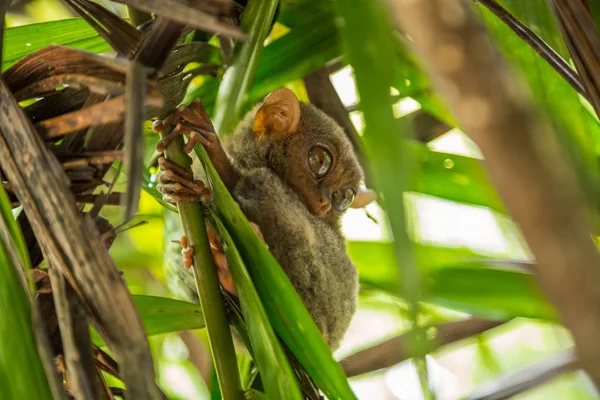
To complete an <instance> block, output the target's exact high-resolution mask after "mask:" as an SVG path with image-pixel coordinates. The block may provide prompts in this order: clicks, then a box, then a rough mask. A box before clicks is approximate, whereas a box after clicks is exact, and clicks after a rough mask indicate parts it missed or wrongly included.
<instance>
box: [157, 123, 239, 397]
mask: <svg viewBox="0 0 600 400" xmlns="http://www.w3.org/2000/svg"><path fill="white" fill-rule="evenodd" d="M171 130H172V127H170V128H167V129H165V131H164V132H163V133H162V134H161V136H162V137H164V136H165V135H167V134H169V132H170V131H171ZM165 154H166V156H167V158H168V159H169V160H171V161H173V162H175V163H177V164H179V165H180V166H182V167H184V168H189V167H190V161H191V160H190V158H189V157H188V156H187V155H186V154H185V153H184V152H183V138H182V137H181V136H178V137H177V138H175V140H173V142H172V143H171V144H170V145H169V147H168V148H167V151H166V152H165ZM177 209H178V211H179V217H180V218H181V223H182V225H183V231H184V232H185V235H186V238H187V241H188V246H190V247H192V248H193V249H194V256H193V265H192V269H193V271H194V278H195V280H196V287H197V289H198V295H199V297H200V305H201V306H202V310H203V313H204V320H205V323H206V329H207V331H208V340H209V343H210V348H211V353H212V357H213V361H214V363H215V369H216V371H217V377H218V379H219V386H220V388H221V393H222V394H223V398H224V399H227V400H229V399H242V398H243V392H242V385H241V382H240V374H239V371H238V365H237V358H236V355H235V350H234V348H233V340H232V338H231V330H230V329H229V321H228V319H227V314H226V313H225V307H224V305H223V298H222V297H221V289H220V287H219V280H218V278H217V271H216V269H215V265H214V263H213V258H212V254H211V252H210V245H209V243H208V235H207V233H206V226H205V223H204V214H203V212H202V206H201V205H200V203H179V204H177ZM182 268H183V266H182Z"/></svg>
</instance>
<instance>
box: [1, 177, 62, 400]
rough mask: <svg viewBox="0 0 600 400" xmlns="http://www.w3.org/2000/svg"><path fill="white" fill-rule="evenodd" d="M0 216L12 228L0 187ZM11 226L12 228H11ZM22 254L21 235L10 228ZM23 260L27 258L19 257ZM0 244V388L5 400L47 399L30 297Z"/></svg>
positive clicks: (4, 197) (46, 383) (46, 382)
mask: <svg viewBox="0 0 600 400" xmlns="http://www.w3.org/2000/svg"><path fill="white" fill-rule="evenodd" d="M0 210H1V217H2V218H3V219H4V220H5V222H6V223H7V224H8V225H9V227H10V226H11V224H14V220H13V217H12V213H11V208H10V202H9V200H8V197H7V196H6V193H5V192H4V189H3V188H2V187H1V186H0ZM13 227H14V226H13ZM11 234H12V235H13V240H14V241H15V242H16V243H17V248H18V249H19V252H21V253H22V248H21V245H22V240H23V239H22V237H20V236H21V235H20V232H18V231H14V230H13V229H11ZM21 256H22V257H25V258H24V259H28V257H27V256H26V255H23V254H21ZM16 268H18V267H17V266H16V265H13V263H12V262H11V259H10V257H9V256H8V254H7V251H6V249H5V248H4V245H3V243H2V242H1V241H0V276H1V277H2V279H0V349H2V350H1V351H0V387H1V388H2V395H3V398H6V399H48V400H50V399H51V398H52V393H51V392H50V388H49V386H48V380H47V378H46V373H45V372H44V369H43V366H42V361H41V360H40V356H39V354H38V350H37V346H36V340H35V334H34V331H33V326H32V316H31V304H30V302H29V296H28V295H27V293H26V292H25V289H24V288H23V286H22V282H21V279H19V275H18V273H17V269H16Z"/></svg>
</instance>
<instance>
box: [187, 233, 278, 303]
mask: <svg viewBox="0 0 600 400" xmlns="http://www.w3.org/2000/svg"><path fill="white" fill-rule="evenodd" d="M250 225H251V226H252V229H254V232H256V234H257V235H258V237H259V238H260V239H261V240H262V241H263V242H264V241H265V239H264V237H263V235H262V232H261V231H260V228H259V227H258V225H256V224H255V223H254V222H250ZM207 233H208V241H209V243H210V251H211V253H212V256H213V260H214V262H215V268H216V269H217V276H218V278H219V283H220V284H221V286H223V289H225V290H226V291H227V292H229V293H231V294H232V295H234V296H237V291H236V290H235V286H234V284H233V278H232V277H231V271H230V270H229V264H228V263H227V258H226V257H225V253H224V252H223V246H222V245H221V242H220V241H219V239H218V238H217V234H216V233H215V231H214V230H213V228H212V227H210V226H208V227H207ZM179 243H180V244H181V247H182V249H181V254H183V263H184V266H185V268H186V269H189V268H190V267H191V266H192V263H193V259H192V257H193V255H194V249H193V248H192V247H188V243H187V239H186V237H185V235H184V236H182V237H181V240H180V241H179ZM265 244H266V243H265Z"/></svg>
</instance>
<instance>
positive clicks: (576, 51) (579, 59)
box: [548, 0, 600, 115]
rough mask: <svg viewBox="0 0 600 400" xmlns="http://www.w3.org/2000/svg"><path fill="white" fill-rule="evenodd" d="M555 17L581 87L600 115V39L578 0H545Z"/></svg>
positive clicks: (588, 15)
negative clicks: (581, 82)
mask: <svg viewBox="0 0 600 400" xmlns="http://www.w3.org/2000/svg"><path fill="white" fill-rule="evenodd" d="M548 2H549V3H550V6H551V8H552V11H553V12H554V14H555V15H556V17H557V18H556V19H557V22H558V26H559V27H560V29H561V32H562V35H563V37H564V39H565V43H566V44H567V47H568V49H569V53H571V57H572V58H573V62H574V63H575V66H576V67H577V71H579V74H580V75H581V78H582V81H583V87H584V88H585V91H586V92H587V93H588V96H587V99H588V100H589V101H590V103H591V104H592V106H593V107H594V110H595V111H596V115H600V37H599V36H598V31H597V30H596V26H595V25H594V21H593V20H592V17H591V16H590V13H589V11H588V9H587V7H586V5H585V4H584V3H583V2H582V1H581V0H569V1H565V0H548Z"/></svg>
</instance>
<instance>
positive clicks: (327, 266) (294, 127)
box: [166, 89, 372, 350]
mask: <svg viewBox="0 0 600 400" xmlns="http://www.w3.org/2000/svg"><path fill="white" fill-rule="evenodd" d="M192 130H193V129H192ZM194 136H196V137H195V139H196V140H197V141H199V142H201V143H202V144H204V146H205V148H206V149H207V151H208V154H209V156H210V157H211V160H212V161H213V164H215V167H216V169H217V171H218V172H219V175H220V176H221V178H222V179H223V181H224V182H225V184H226V186H227V187H228V189H229V191H230V192H231V194H232V195H233V197H234V198H235V200H236V201H237V203H238V204H239V206H240V208H241V209H242V211H243V212H244V214H245V215H246V217H247V218H248V220H250V221H252V222H253V223H255V224H256V225H258V227H259V228H260V232H261V233H262V235H263V237H264V241H265V242H266V244H267V245H268V247H269V250H270V251H271V252H272V254H273V256H274V257H275V258H276V259H277V261H278V262H279V263H280V265H281V266H282V268H283V269H284V271H285V272H286V274H287V276H288V277H289V279H290V281H291V282H292V284H293V285H294V287H295V288H296V290H297V292H298V294H299V295H300V297H301V298H302V300H303V302H304V304H305V305H306V307H307V309H308V311H309V312H310V314H311V315H312V317H313V320H314V321H315V323H316V325H317V327H318V328H319V330H320V331H321V333H322V334H323V336H324V338H325V339H326V340H327V343H328V344H329V346H330V347H331V348H332V349H334V350H335V349H336V348H337V347H338V346H339V344H340V342H341V339H342V338H343V336H344V333H345V332H346V330H347V328H348V325H349V323H350V319H351V318H352V315H353V314H354V311H355V309H356V298H357V290H358V280H357V272H356V267H355V266H354V264H353V263H352V262H351V260H350V258H349V257H348V255H347V254H346V247H345V243H344V238H343V236H342V234H341V232H340V218H341V216H342V214H343V212H344V211H345V209H346V208H347V207H348V206H349V205H350V204H351V203H353V202H354V206H362V205H364V204H365V203H367V202H368V201H370V200H371V198H372V195H371V193H369V192H361V191H359V184H360V183H361V180H362V170H361V168H360V165H359V163H358V161H357V159H356V156H355V154H354V151H353V148H352V146H351V144H350V142H349V140H348V139H347V138H346V136H345V135H344V132H343V130H342V129H341V128H340V127H339V126H338V125H337V124H336V123H335V122H334V121H333V120H332V119H331V118H329V117H327V116H326V115H325V114H324V113H323V112H321V111H319V110H317V109H316V108H314V107H313V106H311V105H307V104H302V103H299V102H298V101H297V99H296V97H295V96H294V95H293V93H291V92H290V91H288V90H286V89H280V90H278V91H277V92H275V93H274V94H272V95H271V96H270V97H269V98H267V101H266V102H265V103H264V104H263V105H262V106H260V107H257V108H255V109H254V110H253V111H251V112H250V113H249V114H248V115H247V116H246V118H245V119H244V120H243V121H242V122H241V123H240V125H239V126H238V127H237V129H236V131H235V133H234V134H233V135H230V136H229V137H227V138H226V140H224V142H223V148H224V150H225V152H226V153H227V156H225V154H224V153H223V151H222V150H221V148H220V145H219V143H218V140H217V139H216V136H215V137H211V139H210V140H207V139H206V136H207V133H206V132H203V136H204V137H202V138H201V137H199V136H198V134H197V133H195V134H194V133H192V138H194ZM195 175H198V174H195ZM166 192H168V190H167V191H166ZM357 193H358V196H356V198H355V194H357ZM217 264H219V263H218V262H217ZM222 282H223V280H222ZM224 287H226V284H224ZM226 289H227V287H226ZM230 291H231V290H230Z"/></svg>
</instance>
